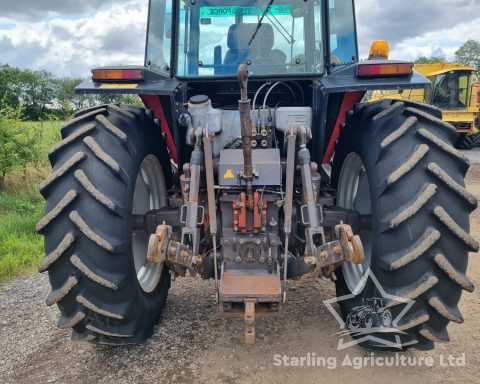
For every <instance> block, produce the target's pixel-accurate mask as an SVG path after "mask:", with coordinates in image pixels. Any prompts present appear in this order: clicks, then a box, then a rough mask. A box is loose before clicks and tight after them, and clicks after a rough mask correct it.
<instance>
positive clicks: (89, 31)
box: [0, 0, 147, 76]
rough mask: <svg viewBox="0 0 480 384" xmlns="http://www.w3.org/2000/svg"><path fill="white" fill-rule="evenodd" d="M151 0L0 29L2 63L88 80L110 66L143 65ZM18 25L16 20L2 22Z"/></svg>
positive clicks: (21, 23)
mask: <svg viewBox="0 0 480 384" xmlns="http://www.w3.org/2000/svg"><path fill="white" fill-rule="evenodd" d="M146 19H147V2H146V1H142V2H139V1H136V0H135V1H130V2H128V3H123V4H117V5H113V6H111V7H109V8H108V9H102V10H100V11H98V12H96V13H94V14H93V15H91V16H89V17H79V18H76V19H66V18H61V17H54V18H49V19H48V20H43V21H40V22H29V21H27V22H20V23H16V27H15V28H13V29H12V28H10V29H3V30H2V29H0V52H2V54H1V56H0V62H4V63H8V64H10V65H14V66H19V67H28V68H33V69H47V70H50V71H52V72H54V73H55V74H57V75H68V76H88V74H89V71H90V69H91V68H93V67H96V66H101V65H107V64H112V65H114V64H125V65H127V64H142V63H143V54H144V50H145V38H146ZM2 21H3V22H4V23H6V22H7V21H8V22H10V25H11V22H12V21H15V20H14V19H13V20H12V19H10V20H9V19H6V18H4V19H3V20H1V19H0V28H1V25H2V24H1V23H2Z"/></svg>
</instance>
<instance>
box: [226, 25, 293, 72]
mask: <svg viewBox="0 0 480 384" xmlns="http://www.w3.org/2000/svg"><path fill="white" fill-rule="evenodd" d="M256 28H257V24H256V23H241V24H233V25H231V26H230V28H229V30H228V39H227V46H228V51H227V53H226V54H225V59H224V61H223V65H224V72H225V73H229V74H230V73H236V71H237V68H238V66H239V65H240V64H243V63H245V62H246V61H247V59H249V60H251V61H252V65H253V66H255V65H275V66H278V65H284V64H285V62H286V60H287V56H286V55H285V54H284V53H283V52H282V51H280V50H279V49H272V48H273V44H274V36H273V28H272V26H271V25H270V24H264V23H262V25H261V26H260V28H259V30H258V32H257V34H256V36H255V39H253V41H252V44H251V45H248V43H249V41H250V39H251V38H252V36H253V34H254V32H255V29H256Z"/></svg>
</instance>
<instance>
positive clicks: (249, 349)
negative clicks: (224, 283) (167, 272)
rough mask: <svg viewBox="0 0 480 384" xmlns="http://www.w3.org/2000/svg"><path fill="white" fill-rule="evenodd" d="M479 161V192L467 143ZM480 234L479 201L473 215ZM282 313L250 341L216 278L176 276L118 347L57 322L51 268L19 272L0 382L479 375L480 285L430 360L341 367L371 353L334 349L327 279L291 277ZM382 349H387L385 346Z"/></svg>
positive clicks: (476, 273)
mask: <svg viewBox="0 0 480 384" xmlns="http://www.w3.org/2000/svg"><path fill="white" fill-rule="evenodd" d="M466 154H467V155H468V156H469V157H470V158H471V161H472V168H471V170H470V172H469V174H468V179H467V186H468V189H469V190H470V191H471V192H472V193H474V194H476V196H477V197H478V198H480V149H477V150H475V151H472V152H466ZM472 234H473V236H474V237H475V238H476V239H480V211H479V210H477V211H476V212H475V213H474V215H473V217H472ZM478 256H479V255H471V256H470V265H469V276H470V277H471V279H472V280H473V281H474V282H475V283H476V285H477V287H478V286H479V285H480V259H479V257H478ZM290 287H291V291H290V295H289V298H290V300H289V303H288V304H287V305H286V307H285V309H284V313H283V316H282V317H280V318H279V319H275V320H271V321H268V322H267V321H259V322H257V344H256V345H254V346H245V345H243V342H242V340H243V335H242V332H243V324H242V322H241V321H237V320H224V319H221V318H219V317H218V315H217V314H216V311H215V305H214V303H213V300H212V298H211V296H210V295H211V294H212V292H213V283H212V282H211V281H209V282H205V281H201V280H199V279H198V280H189V279H185V280H177V281H176V282H175V283H174V284H173V286H172V289H171V291H170V295H169V298H168V305H167V308H166V311H165V313H164V315H163V317H162V321H161V323H160V325H159V326H158V327H157V328H156V330H155V333H154V336H153V338H152V339H151V340H149V341H148V342H146V343H144V344H143V345H140V346H135V347H126V348H111V347H102V346H94V345H90V344H86V343H78V342H73V341H71V340H70V339H69V332H67V331H62V330H59V329H56V328H55V326H54V325H55V323H56V320H57V316H58V311H57V309H56V308H55V307H54V308H48V307H46V306H45V304H44V300H45V297H46V296H47V294H48V291H49V287H48V283H47V278H46V276H43V275H38V274H36V275H33V276H28V277H22V278H17V279H15V280H13V281H11V282H8V283H6V284H5V285H4V286H3V287H0V383H13V382H15V383H52V382H55V383H96V382H100V383H132V382H141V383H144V382H145V383H151V382H158V383H175V382H178V383H183V382H195V383H252V382H257V383H263V382H265V383H291V382H298V383H318V382H330V383H351V382H354V383H355V384H358V383H376V382H378V383H390V382H395V383H409V384H410V383H417V382H422V383H440V382H442V383H445V382H452V383H453V382H455V383H475V382H478V378H479V376H480V356H479V351H480V289H477V290H476V291H475V292H474V293H473V294H468V293H465V294H464V295H463V297H462V301H461V304H460V309H461V311H462V313H463V316H464V318H465V323H464V324H461V325H456V324H451V325H450V326H449V333H450V338H451V342H450V344H447V345H437V348H436V349H435V350H434V351H429V352H421V351H412V352H407V353H405V356H410V357H422V356H423V357H432V358H433V360H434V366H433V367H425V366H422V367H418V366H415V367H388V368H387V367H366V368H362V369H359V370H356V369H354V368H353V367H342V366H341V365H342V362H343V360H344V357H345V355H346V354H348V356H349V357H350V358H351V359H353V358H354V357H361V356H369V354H370V353H371V352H370V351H365V350H362V349H360V348H357V347H352V348H349V349H347V350H345V351H340V352H339V351H337V342H338V337H337V336H335V335H334V334H335V333H336V332H338V325H337V323H336V321H335V319H334V318H333V317H332V316H331V314H330V313H329V312H328V311H326V309H325V306H324V304H323V303H322V301H323V300H325V299H329V298H332V297H334V290H333V285H332V284H331V283H329V282H327V281H325V280H320V281H315V280H313V279H310V278H308V279H305V281H302V282H293V283H290ZM309 352H310V353H315V354H316V356H323V357H332V358H333V357H337V368H336V369H328V368H327V367H315V368H291V367H290V368H287V367H276V366H274V355H276V354H280V355H284V354H285V355H289V356H299V357H300V356H305V355H306V354H307V353H309ZM462 353H465V359H466V365H465V367H441V366H440V355H444V356H448V355H453V356H455V357H459V356H462ZM376 356H389V355H388V354H378V353H376Z"/></svg>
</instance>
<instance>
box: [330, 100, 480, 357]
mask: <svg viewBox="0 0 480 384" xmlns="http://www.w3.org/2000/svg"><path fill="white" fill-rule="evenodd" d="M455 140H456V132H455V129H454V127H453V126H451V125H450V124H448V123H445V122H443V121H442V120H441V112H440V111H439V110H438V109H436V108H434V107H430V106H428V105H424V104H420V103H411V102H403V101H402V102H400V101H391V100H382V101H379V102H375V103H372V104H370V103H368V104H359V105H357V106H356V107H355V109H354V111H351V112H349V113H348V115H347V122H346V125H345V126H344V127H343V128H342V131H341V138H340V141H339V144H338V147H337V149H336V154H335V159H334V164H333V170H332V184H333V186H334V187H337V188H338V190H337V193H338V205H340V206H343V207H344V208H352V209H358V210H359V211H360V213H362V214H371V215H372V230H371V231H367V232H363V233H360V235H361V237H362V241H363V242H364V247H365V248H366V261H365V263H364V265H363V266H361V267H358V266H353V269H352V266H348V265H344V266H343V267H342V270H341V271H338V272H337V277H338V281H337V283H336V288H337V296H343V295H347V294H351V293H352V292H353V291H354V289H355V287H358V284H357V283H359V281H360V280H359V278H358V277H359V276H360V278H361V276H362V275H363V273H365V271H366V270H367V269H368V268H370V269H371V271H372V272H373V273H374V275H375V277H376V278H377V279H378V281H379V283H380V285H381V286H382V287H383V289H384V290H385V292H386V293H387V294H389V295H392V296H399V297H403V298H408V299H412V300H414V305H413V307H411V308H410V310H409V311H408V312H407V313H406V314H405V316H403V317H401V318H400V319H398V323H397V324H395V323H394V326H396V328H397V329H399V330H401V331H403V332H405V333H402V334H400V340H401V345H402V347H403V348H407V347H417V348H431V347H433V343H434V342H444V341H448V340H449V337H448V333H447V329H446V327H447V325H448V323H449V322H452V321H453V322H456V323H461V322H462V321H463V318H462V315H461V314H460V311H459V310H458V307H457V304H458V302H459V300H460V296H461V293H462V290H466V291H468V292H472V291H473V289H474V286H473V284H472V282H471V281H470V280H469V278H468V277H467V276H466V274H465V273H466V269H467V262H468V252H469V251H477V250H478V248H479V246H478V243H477V242H476V241H475V240H474V239H473V238H472V237H471V236H470V235H469V219H468V215H469V213H470V212H471V211H473V210H474V209H475V208H476V207H477V201H476V199H475V197H474V196H473V195H472V194H471V193H469V192H468V191H467V190H466V188H465V184H464V176H465V174H466V172H467V170H468V168H469V162H468V160H467V158H466V157H465V156H464V155H462V154H461V153H460V152H459V151H457V150H456V149H455V148H454V147H453V146H454V144H455ZM352 169H353V171H352ZM355 169H356V171H355ZM355 174H356V176H355ZM349 268H350V269H349ZM354 268H358V269H357V270H355V269H354ZM359 288H360V290H359V291H358V292H356V296H355V297H354V298H352V299H350V300H346V301H342V302H341V303H340V306H341V310H342V314H343V316H344V318H346V317H347V316H348V314H349V312H350V310H351V309H352V308H354V307H356V306H358V305H361V303H362V299H367V298H372V297H381V295H380V293H379V290H378V289H377V287H376V286H375V284H374V283H373V281H372V279H368V280H367V283H366V284H365V286H363V287H361V286H360V287H359ZM379 295H380V296H379ZM404 305H405V304H399V303H398V302H396V301H394V300H390V301H388V300H387V302H386V306H387V308H389V309H390V310H391V311H392V316H393V319H396V317H397V316H398V315H399V313H400V312H401V310H402V309H403V308H404ZM373 336H377V337H379V338H382V339H384V340H388V341H392V342H393V341H394V336H393V335H388V334H381V333H378V334H375V335H373ZM362 345H363V346H366V347H376V346H378V343H376V342H371V341H365V342H363V343H362Z"/></svg>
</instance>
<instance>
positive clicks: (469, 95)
mask: <svg viewBox="0 0 480 384" xmlns="http://www.w3.org/2000/svg"><path fill="white" fill-rule="evenodd" d="M415 70H417V71H418V72H419V73H421V74H422V75H424V76H426V77H427V78H428V79H429V80H430V82H431V83H432V86H431V88H427V89H416V90H413V89H409V90H400V91H387V92H382V91H376V92H374V98H373V99H372V100H374V99H376V100H378V99H380V98H394V99H398V100H402V99H410V100H417V101H422V102H426V103H428V104H431V105H434V106H435V107H437V108H439V109H441V110H442V112H443V120H444V121H446V122H448V123H450V124H452V125H453V126H454V127H455V128H456V129H457V133H458V139H457V142H456V147H457V148H458V149H473V148H475V147H478V146H480V84H479V78H478V74H477V72H476V71H475V68H473V67H470V66H466V65H461V64H450V63H438V64H419V65H416V66H415Z"/></svg>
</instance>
